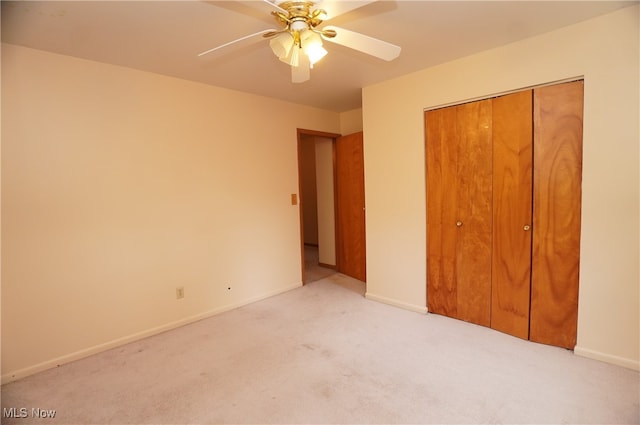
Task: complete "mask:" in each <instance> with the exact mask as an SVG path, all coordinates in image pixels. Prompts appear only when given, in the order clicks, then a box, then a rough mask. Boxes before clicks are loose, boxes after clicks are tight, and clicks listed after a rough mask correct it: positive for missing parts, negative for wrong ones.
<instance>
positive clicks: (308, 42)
mask: <svg viewBox="0 0 640 425" xmlns="http://www.w3.org/2000/svg"><path fill="white" fill-rule="evenodd" d="M300 43H301V44H302V50H303V51H304V53H305V54H306V55H307V56H308V57H309V62H310V64H311V66H313V65H314V64H315V63H316V62H318V61H319V60H320V59H322V58H323V57H325V56H326V55H327V50H326V49H325V48H324V47H322V37H320V34H318V33H316V32H315V31H311V30H307V31H305V32H304V33H303V34H302V35H301V36H300Z"/></svg>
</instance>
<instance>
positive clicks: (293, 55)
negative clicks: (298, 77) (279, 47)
mask: <svg viewBox="0 0 640 425" xmlns="http://www.w3.org/2000/svg"><path fill="white" fill-rule="evenodd" d="M300 50H301V49H300V48H299V47H298V46H296V45H293V47H292V48H291V50H289V54H287V56H285V57H281V58H280V60H281V61H282V62H284V63H287V64H289V65H291V66H298V65H300Z"/></svg>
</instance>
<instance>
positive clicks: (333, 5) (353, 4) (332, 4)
mask: <svg viewBox="0 0 640 425" xmlns="http://www.w3.org/2000/svg"><path fill="white" fill-rule="evenodd" d="M265 1H267V0H265ZM376 1H378V0H350V1H342V0H324V1H320V2H317V3H316V6H315V8H316V9H323V10H324V11H326V12H327V18H326V19H325V21H326V20H329V19H333V18H335V17H336V16H340V15H343V14H345V13H347V12H351V11H352V10H355V9H358V8H360V7H362V6H366V5H368V4H370V3H375V2H376Z"/></svg>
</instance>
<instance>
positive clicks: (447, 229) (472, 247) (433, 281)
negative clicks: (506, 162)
mask: <svg viewBox="0 0 640 425" xmlns="http://www.w3.org/2000/svg"><path fill="white" fill-rule="evenodd" d="M425 124H426V130H425V131H426V152H427V164H426V167H427V279H428V280H427V305H428V309H429V311H431V312H434V313H438V314H443V315H446V316H450V317H454V318H458V319H462V320H465V321H469V322H472V323H477V324H480V325H484V326H489V324H490V319H491V308H490V306H491V220H492V218H491V208H492V205H491V191H492V187H491V168H492V165H491V162H492V153H491V152H492V149H491V101H490V100H487V101H479V102H473V103H468V104H465V105H459V106H453V107H449V108H443V109H438V110H433V111H428V112H426V114H425Z"/></svg>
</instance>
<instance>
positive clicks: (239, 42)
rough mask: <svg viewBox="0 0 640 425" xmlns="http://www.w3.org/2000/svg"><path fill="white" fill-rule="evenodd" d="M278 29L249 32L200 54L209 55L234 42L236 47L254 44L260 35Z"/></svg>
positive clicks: (199, 54)
mask: <svg viewBox="0 0 640 425" xmlns="http://www.w3.org/2000/svg"><path fill="white" fill-rule="evenodd" d="M277 31H278V30H274V29H269V30H262V31H258V32H256V33H254V34H249V35H246V36H244V37H240V38H238V39H236V40H233V41H230V42H228V43H224V44H222V45H220V46H218V47H214V48H213V49H209V50H206V51H204V52H202V53H198V56H199V57H202V56H205V55H208V54H210V53H213V52H215V51H216V50H220V49H223V48H225V47H228V46H231V45H232V44H235V45H236V47H241V46H246V45H249V44H253V43H255V42H258V41H260V40H262V38H261V37H259V36H263V35H265V34H267V33H270V32H277Z"/></svg>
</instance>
